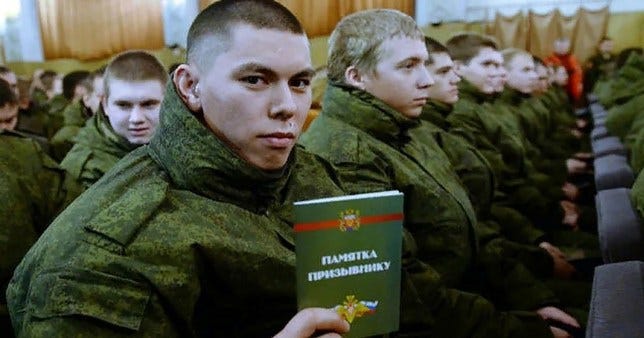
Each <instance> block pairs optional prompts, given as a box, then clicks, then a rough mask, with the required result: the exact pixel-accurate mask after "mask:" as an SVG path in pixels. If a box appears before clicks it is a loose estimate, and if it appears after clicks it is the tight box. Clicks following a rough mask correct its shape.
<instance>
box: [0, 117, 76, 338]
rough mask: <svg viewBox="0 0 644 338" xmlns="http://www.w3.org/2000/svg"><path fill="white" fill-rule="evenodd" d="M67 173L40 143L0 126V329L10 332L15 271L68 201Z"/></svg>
mask: <svg viewBox="0 0 644 338" xmlns="http://www.w3.org/2000/svg"><path fill="white" fill-rule="evenodd" d="M64 174H65V172H64V171H63V170H62V169H60V168H58V165H57V164H56V163H55V162H54V161H53V160H52V159H51V158H49V157H48V156H47V155H46V154H45V153H44V152H43V151H42V149H41V148H40V146H39V145H38V143H37V142H35V141H33V140H32V139H30V138H28V137H26V136H24V135H22V134H19V133H17V132H13V131H6V130H2V129H0V219H2V226H0V291H1V292H2V293H1V294H0V331H2V332H6V331H10V329H9V328H8V327H4V326H8V323H9V320H8V318H9V314H8V312H7V310H6V306H5V304H6V299H5V292H4V291H5V289H6V287H7V284H8V283H9V279H10V278H11V275H12V274H13V270H14V269H15V268H16V266H18V263H20V260H21V259H22V257H23V255H24V254H25V253H26V252H27V250H29V248H30V247H31V245H32V244H33V243H35V242H36V240H37V239H38V236H40V234H41V233H42V232H43V231H44V230H45V228H46V227H47V225H49V222H51V220H52V219H53V218H54V217H55V216H56V214H57V213H58V211H59V209H60V207H61V206H62V205H63V204H64V203H65V193H66V190H65V187H64Z"/></svg>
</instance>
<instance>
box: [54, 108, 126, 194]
mask: <svg viewBox="0 0 644 338" xmlns="http://www.w3.org/2000/svg"><path fill="white" fill-rule="evenodd" d="M74 142H75V144H74V146H73V147H72V149H71V150H70V151H69V152H68V153H67V155H66V156H65V158H64V159H63V161H62V162H61V163H60V166H61V167H62V168H63V169H65V170H66V171H67V173H68V176H69V179H70V180H71V181H72V182H73V183H74V184H75V185H76V186H77V187H78V189H77V191H79V194H80V192H82V191H83V190H84V189H87V187H89V186H91V185H92V184H94V183H95V182H96V181H98V180H99V179H100V178H101V177H103V175H105V173H106V172H107V171H108V170H110V169H111V168H112V167H113V166H114V165H115V164H116V162H118V161H119V160H120V159H121V158H123V157H124V156H125V155H127V154H128V153H129V152H131V151H132V150H134V149H136V148H137V147H138V146H137V145H133V144H130V143H129V142H128V141H127V139H125V138H124V137H123V136H120V135H118V134H116V132H115V131H114V129H113V128H112V125H111V124H110V122H109V120H108V118H107V116H106V115H105V113H104V112H103V111H102V110H99V112H98V113H97V114H96V115H95V116H93V117H91V118H90V119H89V120H87V122H86V124H85V126H84V127H83V128H81V129H80V130H79V132H78V134H77V135H76V137H75V138H74Z"/></svg>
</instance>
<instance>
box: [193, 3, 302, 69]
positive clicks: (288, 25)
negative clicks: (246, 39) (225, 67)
mask: <svg viewBox="0 0 644 338" xmlns="http://www.w3.org/2000/svg"><path fill="white" fill-rule="evenodd" d="M237 24H247V25H251V26H253V27H255V28H259V29H262V28H265V29H275V30H280V31H285V32H291V33H295V34H305V33H304V29H303V28H302V25H301V24H300V22H299V21H298V20H297V18H296V17H295V16H294V15H293V14H292V13H291V12H290V11H289V10H288V9H287V8H286V7H284V6H282V5H281V4H279V3H278V2H276V1H272V0H222V1H218V2H215V3H214V4H212V5H210V6H208V7H207V8H206V9H204V10H203V11H202V12H201V13H199V15H197V18H195V20H194V21H193V23H192V25H191V26H190V30H189V32H188V43H187V54H188V60H187V61H188V63H189V64H191V65H194V66H196V67H197V68H198V69H199V70H202V71H203V70H205V69H207V68H208V65H209V64H210V61H212V60H214V59H215V58H216V57H217V55H219V53H221V52H222V51H224V50H226V46H228V45H229V44H230V41H231V27H232V26H234V25H237Z"/></svg>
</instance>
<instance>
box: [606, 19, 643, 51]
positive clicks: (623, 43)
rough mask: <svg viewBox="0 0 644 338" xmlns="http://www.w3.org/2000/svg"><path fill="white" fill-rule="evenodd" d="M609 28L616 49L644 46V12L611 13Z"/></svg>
mask: <svg viewBox="0 0 644 338" xmlns="http://www.w3.org/2000/svg"><path fill="white" fill-rule="evenodd" d="M607 30H608V32H607V35H608V36H610V37H611V38H612V39H613V42H614V45H615V51H620V50H622V49H625V48H628V47H642V48H644V12H634V13H614V14H611V15H610V19H609V20H608V29H607Z"/></svg>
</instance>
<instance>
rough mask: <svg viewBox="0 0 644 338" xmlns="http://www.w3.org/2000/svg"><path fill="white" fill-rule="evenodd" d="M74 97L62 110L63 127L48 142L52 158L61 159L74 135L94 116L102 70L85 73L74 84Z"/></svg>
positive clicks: (68, 148)
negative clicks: (85, 74)
mask: <svg viewBox="0 0 644 338" xmlns="http://www.w3.org/2000/svg"><path fill="white" fill-rule="evenodd" d="M74 92H75V94H74V98H73V99H72V103H70V104H69V105H68V106H67V107H66V108H65V110H64V111H63V119H64V120H63V127H62V128H61V129H60V130H58V132H56V135H54V137H52V139H51V141H50V143H51V147H52V151H53V154H54V158H55V159H58V160H59V161H61V160H62V159H63V158H65V155H67V153H68V152H69V150H70V149H71V148H72V147H73V146H74V141H73V139H74V137H75V136H76V135H77V134H78V132H79V131H80V129H81V128H82V127H83V126H84V125H85V122H86V121H87V120H88V119H89V118H90V117H92V116H94V115H95V114H96V113H97V112H98V109H99V107H100V104H101V99H102V97H103V70H98V71H96V72H93V73H91V74H89V73H88V74H87V76H86V77H85V78H83V79H82V80H81V81H80V82H78V83H77V84H76V86H75V90H74Z"/></svg>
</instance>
